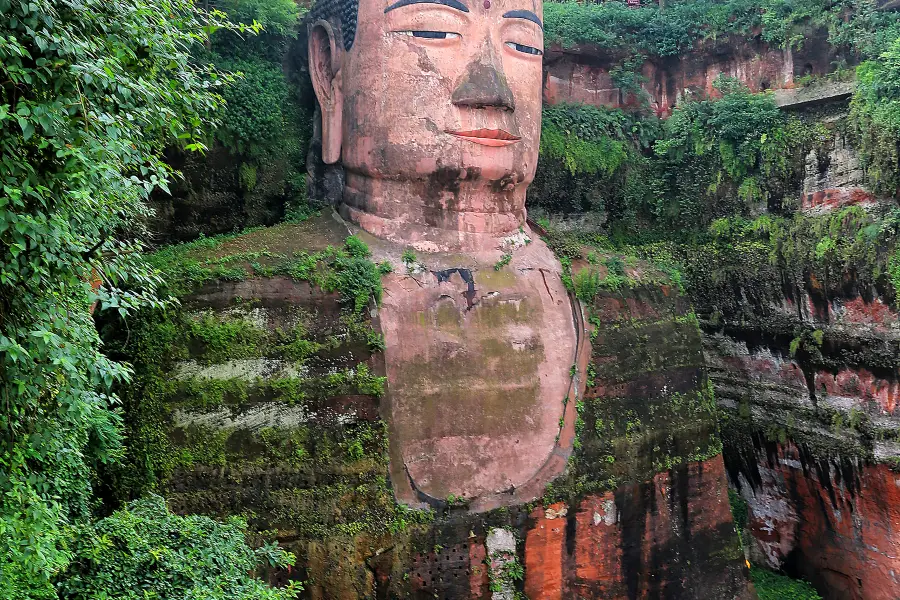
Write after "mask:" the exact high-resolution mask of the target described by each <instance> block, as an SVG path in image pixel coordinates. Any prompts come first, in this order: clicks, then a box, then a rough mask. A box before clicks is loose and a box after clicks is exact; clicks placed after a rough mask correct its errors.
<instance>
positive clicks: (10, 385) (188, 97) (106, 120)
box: [0, 0, 275, 599]
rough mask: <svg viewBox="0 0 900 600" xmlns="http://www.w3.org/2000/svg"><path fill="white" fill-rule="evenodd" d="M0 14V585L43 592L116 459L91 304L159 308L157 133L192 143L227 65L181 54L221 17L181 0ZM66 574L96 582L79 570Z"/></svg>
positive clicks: (111, 403)
mask: <svg viewBox="0 0 900 600" xmlns="http://www.w3.org/2000/svg"><path fill="white" fill-rule="evenodd" d="M0 13H2V14H3V16H4V18H3V19H2V24H0V81H2V83H0V208H2V211H0V239H2V243H0V254H2V256H0V265H2V269H0V271H2V275H0V306H2V310H0V363H2V367H0V370H2V372H3V377H2V378H0V431H3V434H2V436H0V597H3V598H22V599H28V598H55V597H57V589H58V588H57V587H56V586H55V585H54V582H55V581H57V580H58V579H59V578H60V577H62V576H63V574H64V573H67V569H69V568H70V563H71V562H72V560H73V558H77V559H79V560H80V556H83V555H78V554H77V553H76V552H80V550H77V551H76V549H77V548H81V547H82V546H80V545H79V544H82V543H87V542H86V541H84V540H83V539H79V538H78V535H79V532H81V531H84V530H82V529H80V528H81V527H90V525H89V519H90V517H91V509H92V508H93V507H94V506H95V502H96V498H95V497H94V489H93V484H94V482H95V481H96V469H98V468H99V467H100V466H102V465H106V464H110V463H112V462H114V461H116V460H118V459H119V458H120V457H121V455H122V443H121V442H122V438H121V432H120V428H119V426H120V416H119V413H118V412H116V411H115V410H113V408H114V407H115V406H116V405H117V404H118V402H119V400H118V398H117V397H116V395H115V394H114V393H113V389H114V387H116V386H119V385H122V384H124V383H125V382H127V381H128V378H129V375H130V373H129V369H128V368H127V367H126V366H125V365H123V364H121V363H118V362H115V361H113V360H110V358H108V357H107V356H106V355H104V354H103V353H102V352H101V347H100V339H99V336H98V334H97V330H96V328H95V326H94V322H93V320H92V316H91V309H92V306H93V305H94V302H97V303H98V304H97V305H96V312H97V314H101V315H102V314H103V313H110V312H113V313H116V314H119V315H126V316H127V315H132V314H134V313H135V311H136V310H137V309H138V308H140V307H145V306H156V307H160V306H161V303H160V301H159V300H157V296H156V290H157V289H158V287H159V285H160V283H161V280H160V278H159V275H158V274H157V273H155V272H154V270H153V269H152V268H150V267H148V266H147V265H146V264H145V263H144V262H143V261H142V260H141V258H140V254H139V251H140V250H141V249H142V245H141V243H140V241H139V240H140V239H141V238H142V237H143V233H144V232H143V225H142V223H144V221H145V219H146V217H147V216H148V210H147V204H146V202H147V200H148V198H149V196H150V194H151V193H152V192H154V191H155V190H162V191H166V190H168V181H169V179H170V177H171V169H170V168H169V167H168V166H167V165H166V164H165V163H164V162H163V161H162V159H161V155H162V152H163V150H164V149H165V148H166V147H173V148H182V149H184V150H185V151H190V150H201V149H203V148H205V145H204V140H207V139H208V138H207V130H208V128H209V127H210V126H211V125H212V124H213V123H214V121H215V118H214V117H215V114H216V111H217V110H218V109H219V108H220V107H221V106H222V98H221V96H219V95H218V93H217V92H220V91H222V89H223V88H222V87H220V84H227V83H228V82H230V81H231V79H232V78H231V77H230V76H227V75H225V74H223V73H220V72H218V71H217V70H216V69H215V68H213V67H212V66H211V65H210V64H209V63H208V62H204V61H202V60H197V58H196V56H192V54H191V52H202V49H203V46H204V43H205V42H206V41H207V40H206V36H205V34H204V33H203V32H204V31H205V30H204V24H209V25H211V26H216V27H219V28H220V31H222V32H223V33H225V32H226V31H227V30H234V29H235V27H234V26H232V25H230V24H229V23H227V22H225V21H223V20H222V15H221V14H220V13H217V14H213V15H208V16H201V15H199V13H198V12H197V11H196V10H195V7H194V5H193V3H192V2H187V1H183V0H123V1H121V2H104V1H100V0H85V1H83V2H79V3H74V4H70V3H60V2H47V1H43V2H21V1H19V0H0ZM94 282H96V283H97V285H98V286H99V287H96V288H95V287H94V286H92V283H94ZM156 516H158V515H148V517H152V518H149V519H148V523H147V524H148V526H149V525H150V524H151V523H152V521H153V519H155V518H156ZM130 541H132V542H135V543H137V542H138V541H139V538H137V537H135V538H134V539H132V540H130ZM188 545H190V544H188ZM225 562H226V563H227V562H229V559H228V558H227V557H226V558H225ZM242 564H246V563H236V565H237V566H238V567H239V566H240V565H242ZM110 567H111V568H124V567H125V563H124V562H123V563H115V564H112V565H110ZM73 568H74V567H73ZM222 573H223V574H224V573H225V571H224V570H223V571H222ZM94 575H96V576H97V579H96V580H92V578H93V577H94ZM234 577H235V578H237V575H236V574H235V575H234ZM241 577H242V579H241V581H244V582H247V580H246V574H245V572H244V573H242V574H241ZM236 580H237V579H235V581H236ZM72 585H73V586H75V585H76V583H74V582H73V584H72ZM77 585H79V586H81V587H73V588H71V589H72V590H73V594H75V595H77V594H81V593H82V590H83V591H84V593H85V594H86V595H87V596H90V597H99V596H97V595H94V594H93V591H92V590H102V589H103V587H104V585H105V584H104V583H103V579H102V578H101V575H100V574H99V573H98V572H96V571H94V570H93V569H88V570H86V571H85V572H84V575H83V578H82V580H81V583H78V584H77ZM250 585H251V584H250V583H246V586H247V589H248V590H250V587H249V586H250ZM60 589H61V588H60ZM257 589H258V590H260V593H259V594H257V596H258V597H263V596H262V594H263V593H268V592H264V588H263V587H262V585H261V584H258V585H257ZM132 591H134V593H137V589H134V590H132ZM73 597H74V596H73ZM269 597H275V596H273V595H271V594H270V596H269Z"/></svg>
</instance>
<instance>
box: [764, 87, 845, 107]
mask: <svg viewBox="0 0 900 600" xmlns="http://www.w3.org/2000/svg"><path fill="white" fill-rule="evenodd" d="M855 89H856V82H854V81H819V82H815V83H813V84H812V85H808V86H803V87H798V88H785V89H780V90H775V104H777V105H778V106H780V107H781V108H799V107H801V106H809V105H812V104H820V103H822V102H833V101H835V100H847V99H849V98H850V96H852V95H853V91H854V90H855Z"/></svg>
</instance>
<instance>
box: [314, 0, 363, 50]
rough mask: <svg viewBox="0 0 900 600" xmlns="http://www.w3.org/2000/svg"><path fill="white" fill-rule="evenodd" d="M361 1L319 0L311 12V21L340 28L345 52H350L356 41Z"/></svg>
mask: <svg viewBox="0 0 900 600" xmlns="http://www.w3.org/2000/svg"><path fill="white" fill-rule="evenodd" d="M358 17H359V0H319V1H318V2H316V4H315V6H313V8H312V10H311V11H310V12H309V17H308V19H309V21H310V22H312V23H315V22H316V21H318V20H323V21H329V22H331V23H336V24H338V25H339V26H340V30H341V37H342V41H343V43H344V50H347V51H349V50H350V48H351V47H352V46H353V40H354V39H356V24H357V19H358Z"/></svg>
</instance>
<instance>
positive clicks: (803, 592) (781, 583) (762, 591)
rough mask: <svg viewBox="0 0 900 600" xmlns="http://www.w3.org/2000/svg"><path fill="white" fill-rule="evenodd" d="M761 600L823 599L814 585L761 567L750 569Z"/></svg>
mask: <svg viewBox="0 0 900 600" xmlns="http://www.w3.org/2000/svg"><path fill="white" fill-rule="evenodd" d="M750 578H751V579H752V580H753V587H755V588H756V593H757V594H759V600H821V599H822V597H821V596H819V594H818V593H817V592H816V590H815V588H813V586H811V585H809V584H808V583H806V582H805V581H800V580H797V579H791V578H790V577H785V576H784V575H779V574H778V573H773V572H772V571H767V570H765V569H760V568H757V567H755V568H752V569H750Z"/></svg>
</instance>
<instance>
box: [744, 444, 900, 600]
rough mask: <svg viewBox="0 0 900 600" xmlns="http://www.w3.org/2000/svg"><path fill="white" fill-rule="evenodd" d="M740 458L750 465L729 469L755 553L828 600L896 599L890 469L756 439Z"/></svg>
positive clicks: (899, 547)
mask: <svg viewBox="0 0 900 600" xmlns="http://www.w3.org/2000/svg"><path fill="white" fill-rule="evenodd" d="M746 458H747V459H748V460H749V461H751V462H749V463H748V464H745V465H744V467H743V468H741V469H736V471H735V472H736V476H737V478H738V481H739V482H740V484H741V494H742V495H743V496H744V498H745V499H746V500H747V501H748V504H749V525H748V531H749V533H750V534H751V536H752V537H751V538H750V543H751V544H753V545H754V549H753V555H754V556H755V557H757V558H758V559H759V560H761V561H764V562H765V564H768V565H769V566H771V567H772V568H776V569H777V568H784V569H786V570H788V571H789V572H791V573H794V574H797V575H799V576H802V577H803V578H804V579H807V580H809V581H810V582H812V583H813V584H814V585H815V586H816V587H817V588H818V589H819V590H820V593H821V594H822V595H823V597H824V598H826V599H828V600H831V599H834V600H838V599H842V600H891V599H893V598H896V597H897V589H900V580H898V577H900V479H898V476H897V473H895V472H894V471H892V470H891V469H890V468H888V467H887V466H886V465H867V464H864V463H862V462H860V461H854V460H848V459H834V460H822V459H817V458H815V457H814V456H813V455H811V454H810V453H809V452H808V451H807V450H805V449H804V447H802V446H796V445H794V444H792V443H787V444H777V443H769V442H765V441H764V440H760V439H759V438H757V439H756V446H755V453H754V454H752V455H750V456H747V457H746ZM752 461H755V462H752Z"/></svg>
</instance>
